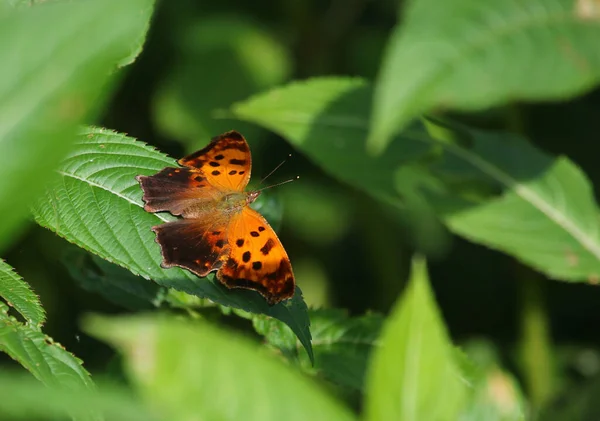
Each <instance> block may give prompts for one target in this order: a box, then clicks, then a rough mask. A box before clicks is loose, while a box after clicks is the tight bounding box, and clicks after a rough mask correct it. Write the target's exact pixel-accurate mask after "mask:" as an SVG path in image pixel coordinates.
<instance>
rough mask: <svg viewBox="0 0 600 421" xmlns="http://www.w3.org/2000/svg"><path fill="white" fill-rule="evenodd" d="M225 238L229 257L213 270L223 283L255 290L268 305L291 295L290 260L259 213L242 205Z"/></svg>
mask: <svg viewBox="0 0 600 421" xmlns="http://www.w3.org/2000/svg"><path fill="white" fill-rule="evenodd" d="M227 239H228V242H229V257H228V259H227V260H226V261H225V264H224V265H223V266H222V267H221V269H220V270H219V272H218V273H217V277H218V278H219V280H220V281H221V282H222V283H223V284H225V286H227V287H228V288H246V289H252V290H255V291H257V292H259V293H260V294H261V295H263V296H264V297H265V298H266V300H267V302H269V304H276V303H278V302H279V301H282V300H285V299H288V298H291V297H292V296H293V295H294V285H295V283H294V274H293V273H292V266H291V264H290V259H289V258H288V255H287V253H286V251H285V249H284V248H283V245H282V244H281V242H280V241H279V238H277V234H275V231H274V230H273V228H271V226H270V225H269V224H268V222H267V221H266V220H265V218H263V217H262V215H260V214H259V213H258V212H256V211H255V210H253V209H251V208H250V207H248V206H247V207H245V208H244V209H243V210H242V211H241V213H240V214H239V215H237V216H236V217H235V218H233V219H232V220H231V221H230V223H229V229H228V230H227Z"/></svg>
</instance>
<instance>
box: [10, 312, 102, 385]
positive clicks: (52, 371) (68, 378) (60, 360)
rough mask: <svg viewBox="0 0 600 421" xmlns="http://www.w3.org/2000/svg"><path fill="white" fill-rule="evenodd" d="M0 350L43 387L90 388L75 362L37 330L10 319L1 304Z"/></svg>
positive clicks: (86, 377)
mask: <svg viewBox="0 0 600 421" xmlns="http://www.w3.org/2000/svg"><path fill="white" fill-rule="evenodd" d="M0 351H3V352H6V353H7V354H8V355H9V356H10V357H11V358H13V359H14V360H16V361H17V362H19V363H20V364H21V365H22V366H23V367H25V368H26V369H27V370H29V371H30V372H31V373H32V374H33V375H34V376H35V377H36V378H37V379H38V380H40V381H41V382H42V383H44V384H45V385H46V386H49V387H55V386H56V387H58V386H60V387H65V388H69V389H73V390H76V389H81V388H93V386H94V384H93V383H92V380H91V378H90V375H89V373H88V372H87V371H86V370H85V369H84V368H83V367H82V365H81V361H80V360H79V359H77V358H76V357H75V356H73V354H71V353H69V352H68V351H66V350H65V349H64V348H63V347H62V346H61V345H60V344H59V343H56V342H54V341H53V340H52V339H51V338H49V337H48V336H46V335H44V334H43V333H42V332H40V331H39V330H38V329H35V328H32V327H30V326H27V325H24V324H22V323H21V322H19V321H18V320H17V319H15V318H14V317H11V316H10V315H9V314H8V307H7V306H6V305H5V304H4V303H2V302H0Z"/></svg>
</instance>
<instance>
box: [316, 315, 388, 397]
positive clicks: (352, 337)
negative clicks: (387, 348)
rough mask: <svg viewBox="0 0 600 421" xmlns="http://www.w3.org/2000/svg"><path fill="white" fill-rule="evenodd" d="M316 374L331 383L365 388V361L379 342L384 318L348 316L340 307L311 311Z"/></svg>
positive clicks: (355, 388)
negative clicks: (338, 308) (337, 308)
mask: <svg viewBox="0 0 600 421" xmlns="http://www.w3.org/2000/svg"><path fill="white" fill-rule="evenodd" d="M310 317H311V322H312V329H311V332H312V334H313V348H314V350H315V361H316V364H315V367H314V369H315V370H316V371H317V373H319V375H321V376H323V377H325V378H326V379H328V380H330V381H331V382H333V383H335V384H337V385H341V386H343V387H347V388H349V389H354V390H358V391H364V383H365V373H366V369H367V362H368V361H369V358H370V356H371V353H372V352H373V350H374V349H376V348H377V347H378V345H379V341H378V339H379V334H380V331H381V326H382V324H383V317H382V316H381V315H379V314H368V315H364V316H361V317H349V316H348V315H347V314H346V313H345V312H343V311H341V310H333V309H332V310H315V311H312V312H311V313H310Z"/></svg>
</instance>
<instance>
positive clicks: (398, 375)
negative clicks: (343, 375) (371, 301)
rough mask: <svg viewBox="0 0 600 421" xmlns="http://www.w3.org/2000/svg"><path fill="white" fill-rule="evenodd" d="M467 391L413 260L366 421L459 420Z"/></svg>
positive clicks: (370, 389) (380, 353) (373, 374)
mask: <svg viewBox="0 0 600 421" xmlns="http://www.w3.org/2000/svg"><path fill="white" fill-rule="evenodd" d="M468 393H469V390H468V387H467V385H466V383H465V379H463V378H461V374H460V369H459V367H458V366H457V364H456V363H455V360H454V356H453V346H452V343H451V342H450V339H449V338H448V334H447V332H446V327H445V326H444V322H443V320H442V318H441V317H440V314H439V309H438V308H437V305H436V303H435V299H434V297H433V293H432V291H431V288H430V286H429V280H428V278H427V270H426V267H425V262H424V261H423V260H422V259H419V258H415V260H414V261H413V268H412V274H411V280H410V283H409V285H408V287H407V290H406V291H405V293H404V294H403V296H402V298H401V299H400V300H399V301H398V303H397V304H396V305H395V308H394V309H393V310H392V314H391V315H390V317H389V319H388V320H387V321H386V324H385V326H384V329H383V333H382V336H381V346H380V347H379V348H378V349H377V351H376V352H375V354H374V355H373V358H372V360H371V365H370V367H369V373H368V379H367V399H366V415H367V416H366V419H367V420H389V419H394V420H401V421H406V420H438V421H443V420H448V421H454V420H456V419H458V414H459V413H460V411H461V410H462V409H463V407H464V405H465V404H466V398H467V396H468Z"/></svg>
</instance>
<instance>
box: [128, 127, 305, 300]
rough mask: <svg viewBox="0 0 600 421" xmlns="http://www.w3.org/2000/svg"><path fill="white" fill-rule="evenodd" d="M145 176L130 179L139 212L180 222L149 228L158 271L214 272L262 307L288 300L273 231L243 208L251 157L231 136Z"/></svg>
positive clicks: (252, 195)
mask: <svg viewBox="0 0 600 421" xmlns="http://www.w3.org/2000/svg"><path fill="white" fill-rule="evenodd" d="M178 163H179V164H180V165H182V166H183V167H180V168H175V167H167V168H165V169H163V170H162V171H160V172H159V173H157V174H155V175H153V176H149V177H147V176H138V177H137V179H138V181H139V182H140V185H141V187H142V190H143V191H144V196H143V200H144V201H145V206H144V209H146V210H147V211H149V212H161V211H168V212H170V213H172V214H173V215H178V216H182V217H183V219H179V220H177V221H174V222H168V223H166V224H162V225H157V226H155V227H153V228H152V230H153V231H154V232H155V233H156V241H157V242H158V244H159V245H160V247H161V251H162V255H163V262H162V266H163V267H172V266H179V267H183V268H186V269H188V270H190V271H192V272H194V273H196V274H197V275H199V276H206V275H207V274H208V273H209V272H211V271H214V270H217V278H218V279H219V280H220V281H221V283H223V284H224V285H225V286H227V287H228V288H245V289H251V290H255V291H257V292H259V293H260V294H261V295H263V296H264V297H265V298H266V300H267V302H268V303H269V304H271V305H272V304H276V303H278V302H279V301H282V300H284V299H288V298H291V297H292V296H293V294H294V287H295V281H294V276H293V273H292V267H291V264H290V261H289V258H288V256H287V253H286V252H285V249H284V248H283V246H282V244H281V242H280V241H279V239H278V238H277V235H276V234H275V231H274V230H273V228H271V227H270V225H269V224H268V222H267V221H266V220H265V218H264V217H263V216H262V215H260V214H259V213H258V212H256V211H255V210H254V209H252V208H251V207H250V204H251V203H253V202H254V201H255V200H256V199H257V198H258V196H259V195H260V191H249V192H246V191H244V189H245V187H246V185H247V184H248V181H249V179H250V169H251V156H250V149H249V147H248V144H247V143H246V140H245V139H244V138H243V137H242V135H240V134H239V133H237V132H234V131H232V132H227V133H225V134H223V135H221V136H218V137H216V138H214V139H213V140H212V141H211V143H210V144H209V145H208V146H206V147H205V148H204V149H202V150H200V151H198V152H195V153H193V154H191V155H188V156H187V157H184V158H182V159H180V160H179V161H178Z"/></svg>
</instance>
